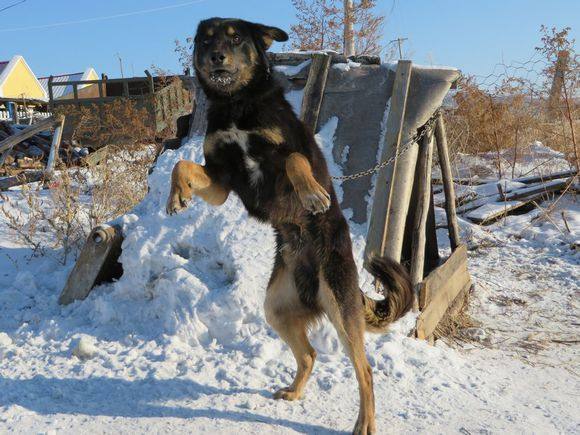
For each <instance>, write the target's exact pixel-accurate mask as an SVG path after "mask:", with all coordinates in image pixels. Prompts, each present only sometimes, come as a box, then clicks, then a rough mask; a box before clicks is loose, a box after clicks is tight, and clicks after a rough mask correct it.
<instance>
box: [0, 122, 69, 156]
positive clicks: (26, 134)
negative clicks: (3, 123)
mask: <svg viewBox="0 0 580 435" xmlns="http://www.w3.org/2000/svg"><path fill="white" fill-rule="evenodd" d="M55 122H57V119H56V118H54V117H52V116H51V117H49V118H46V119H43V120H42V121H40V122H37V123H36V124H34V125H31V126H30V127H27V128H25V129H24V130H20V131H19V132H18V133H16V134H13V135H12V136H8V137H7V138H6V139H4V140H3V141H2V142H0V153H3V152H4V151H6V150H8V149H10V148H12V147H13V146H14V145H16V144H19V143H20V142H23V141H25V140H26V139H28V138H30V137H32V136H34V135H35V134H37V133H40V132H41V131H44V130H48V129H49V128H50V127H52V126H53V124H54V123H55ZM58 122H60V119H58Z"/></svg>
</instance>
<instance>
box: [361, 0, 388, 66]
mask: <svg viewBox="0 0 580 435" xmlns="http://www.w3.org/2000/svg"><path fill="white" fill-rule="evenodd" d="M376 6H377V2H376V0H361V1H360V2H359V3H358V4H357V5H356V6H355V8H354V22H355V35H354V36H355V37H354V39H355V50H356V53H357V54H367V55H377V56H380V55H381V54H382V53H383V51H384V49H385V47H384V45H383V44H382V41H381V40H382V38H383V27H384V24H385V17H384V16H383V15H380V14H378V13H377V12H376V10H375V8H376Z"/></svg>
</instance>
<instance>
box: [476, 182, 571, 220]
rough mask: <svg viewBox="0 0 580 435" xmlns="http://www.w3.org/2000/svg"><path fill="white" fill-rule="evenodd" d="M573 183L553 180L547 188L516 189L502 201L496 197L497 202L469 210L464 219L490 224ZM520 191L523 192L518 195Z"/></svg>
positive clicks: (544, 186)
mask: <svg viewBox="0 0 580 435" xmlns="http://www.w3.org/2000/svg"><path fill="white" fill-rule="evenodd" d="M573 182H574V178H570V179H568V180H564V181H562V182H560V180H554V182H553V183H550V184H551V185H550V186H549V187H546V184H544V185H541V186H532V187H530V188H527V189H518V190H515V191H513V192H512V193H511V194H507V195H506V198H505V199H504V200H503V201H501V198H500V196H499V195H497V202H487V203H485V204H483V205H481V207H478V208H476V209H474V210H471V211H470V212H469V213H467V214H466V215H465V217H467V218H468V219H469V220H471V221H473V222H475V223H477V224H480V225H485V224H491V223H493V222H495V221H497V220H498V219H501V218H503V217H504V216H507V215H509V214H513V213H514V212H515V211H517V210H518V209H520V208H522V207H530V206H532V205H533V203H534V202H538V201H542V200H544V199H548V198H549V197H550V194H552V193H556V192H558V191H561V190H564V189H565V188H566V187H567V186H568V185H569V184H571V183H573ZM540 187H541V188H540ZM521 190H524V191H525V192H523V193H522V192H520V193H518V192H519V191H521Z"/></svg>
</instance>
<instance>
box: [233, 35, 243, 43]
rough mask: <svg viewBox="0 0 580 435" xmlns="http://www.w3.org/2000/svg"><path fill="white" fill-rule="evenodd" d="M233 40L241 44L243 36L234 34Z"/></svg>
mask: <svg viewBox="0 0 580 435" xmlns="http://www.w3.org/2000/svg"><path fill="white" fill-rule="evenodd" d="M232 41H234V44H239V43H240V42H242V38H240V35H234V37H233V38H232Z"/></svg>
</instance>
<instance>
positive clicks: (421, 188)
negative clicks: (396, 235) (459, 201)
mask: <svg viewBox="0 0 580 435" xmlns="http://www.w3.org/2000/svg"><path fill="white" fill-rule="evenodd" d="M432 157H433V136H432V135H425V137H424V138H423V143H422V144H421V148H420V150H419V161H418V162H417V167H418V169H417V171H418V173H419V177H416V183H417V199H418V201H417V206H416V207H417V208H416V210H415V218H414V222H413V227H412V233H413V242H412V257H411V283H412V285H413V288H414V289H415V302H414V308H415V309H418V308H419V303H418V299H419V289H420V287H419V284H420V283H421V281H423V271H424V266H425V245H426V238H427V215H428V214H429V202H430V200H431V190H430V186H431V164H432Z"/></svg>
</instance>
